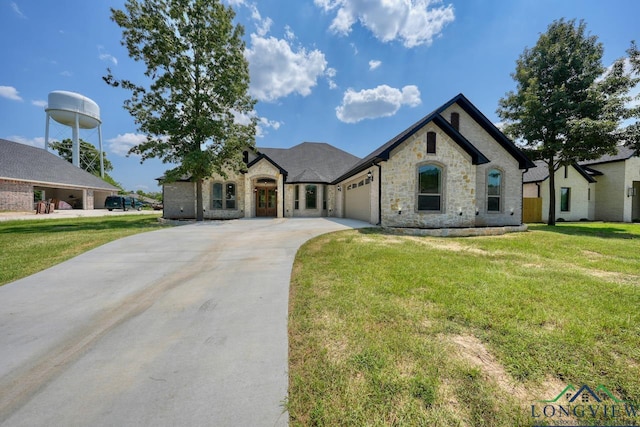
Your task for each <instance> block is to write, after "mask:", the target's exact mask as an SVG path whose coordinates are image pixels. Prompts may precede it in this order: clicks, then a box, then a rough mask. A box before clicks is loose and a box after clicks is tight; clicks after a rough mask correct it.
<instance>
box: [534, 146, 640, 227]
mask: <svg viewBox="0 0 640 427" xmlns="http://www.w3.org/2000/svg"><path fill="white" fill-rule="evenodd" d="M536 165H537V166H538V167H537V168H536V169H532V170H529V171H528V172H527V173H526V174H525V175H524V179H523V181H524V193H523V196H524V197H525V199H527V198H539V201H540V203H541V204H542V212H541V215H540V217H539V218H538V220H539V221H542V222H547V221H548V217H549V179H548V178H549V171H548V168H547V166H546V164H544V162H536ZM555 184H556V219H559V220H564V221H580V220H589V221H594V220H595V221H619V222H631V221H633V220H637V219H640V157H638V156H637V154H636V152H635V150H633V149H631V148H629V147H625V146H619V147H617V152H616V154H614V155H605V156H602V157H600V158H598V159H596V160H588V161H583V162H579V163H578V164H574V165H572V166H566V167H565V166H563V167H560V168H558V169H556V172H555Z"/></svg>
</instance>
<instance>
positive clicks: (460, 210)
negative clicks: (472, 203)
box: [458, 208, 462, 216]
mask: <svg viewBox="0 0 640 427" xmlns="http://www.w3.org/2000/svg"><path fill="white" fill-rule="evenodd" d="M458 215H460V216H462V208H458Z"/></svg>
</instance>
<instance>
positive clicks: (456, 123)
mask: <svg viewBox="0 0 640 427" xmlns="http://www.w3.org/2000/svg"><path fill="white" fill-rule="evenodd" d="M451 126H453V128H454V129H455V130H460V114H459V113H451Z"/></svg>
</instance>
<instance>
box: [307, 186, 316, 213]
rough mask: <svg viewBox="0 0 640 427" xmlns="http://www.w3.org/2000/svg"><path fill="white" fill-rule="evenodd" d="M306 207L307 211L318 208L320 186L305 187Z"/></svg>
mask: <svg viewBox="0 0 640 427" xmlns="http://www.w3.org/2000/svg"><path fill="white" fill-rule="evenodd" d="M304 193H305V194H304V203H305V204H304V207H305V209H317V208H318V186H317V185H313V184H308V185H305V188H304Z"/></svg>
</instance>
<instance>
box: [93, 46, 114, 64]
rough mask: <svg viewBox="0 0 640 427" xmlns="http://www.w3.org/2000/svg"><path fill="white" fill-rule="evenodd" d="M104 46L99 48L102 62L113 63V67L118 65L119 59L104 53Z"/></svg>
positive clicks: (99, 56)
mask: <svg viewBox="0 0 640 427" xmlns="http://www.w3.org/2000/svg"><path fill="white" fill-rule="evenodd" d="M103 49H104V48H103V47H102V46H98V58H100V61H106V62H113V65H118V58H116V57H115V56H113V55H111V54H110V53H107V52H104V51H103Z"/></svg>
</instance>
